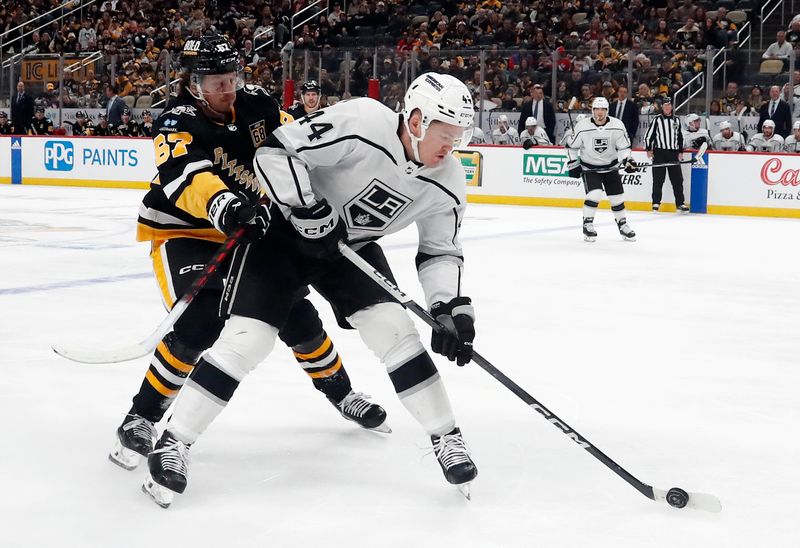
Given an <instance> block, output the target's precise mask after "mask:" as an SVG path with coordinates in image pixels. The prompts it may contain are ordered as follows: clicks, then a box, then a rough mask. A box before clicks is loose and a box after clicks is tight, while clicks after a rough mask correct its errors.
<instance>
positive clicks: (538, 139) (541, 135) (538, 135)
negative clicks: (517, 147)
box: [519, 126, 553, 146]
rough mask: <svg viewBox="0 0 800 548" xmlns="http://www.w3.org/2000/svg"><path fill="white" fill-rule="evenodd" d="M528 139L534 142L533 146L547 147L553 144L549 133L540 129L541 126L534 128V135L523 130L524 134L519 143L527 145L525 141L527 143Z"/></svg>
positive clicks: (520, 136) (521, 135) (520, 135)
mask: <svg viewBox="0 0 800 548" xmlns="http://www.w3.org/2000/svg"><path fill="white" fill-rule="evenodd" d="M528 139H530V140H531V141H533V144H534V145H537V146H546V145H552V144H553V143H551V142H550V137H548V136H547V132H546V131H545V130H544V129H542V128H540V127H539V126H536V127H535V128H534V130H533V135H531V134H530V133H528V130H527V129H524V130H522V133H520V134H519V142H520V143H525V141H527V140H528Z"/></svg>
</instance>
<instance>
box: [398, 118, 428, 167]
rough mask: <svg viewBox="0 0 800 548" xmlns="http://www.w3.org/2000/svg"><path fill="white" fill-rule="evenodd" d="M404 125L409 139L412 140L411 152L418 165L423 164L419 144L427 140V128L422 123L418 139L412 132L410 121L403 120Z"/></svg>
mask: <svg viewBox="0 0 800 548" xmlns="http://www.w3.org/2000/svg"><path fill="white" fill-rule="evenodd" d="M403 124H404V125H405V126H406V131H407V132H408V138H409V139H411V150H412V152H413V153H414V161H415V162H417V163H418V164H421V163H422V160H420V159H419V143H420V141H422V140H423V139H424V138H425V129H426V128H425V126H424V125H422V122H420V124H419V132H420V136H419V137H417V136H416V135H414V134H413V133H412V132H411V127H410V126H409V125H408V120H403Z"/></svg>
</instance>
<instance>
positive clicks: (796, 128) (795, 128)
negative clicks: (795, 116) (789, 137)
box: [792, 120, 800, 131]
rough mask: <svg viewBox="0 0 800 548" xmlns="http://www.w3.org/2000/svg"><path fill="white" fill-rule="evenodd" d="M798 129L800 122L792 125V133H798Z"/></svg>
mask: <svg viewBox="0 0 800 548" xmlns="http://www.w3.org/2000/svg"><path fill="white" fill-rule="evenodd" d="M798 129H800V120H798V121H796V122H795V123H794V124H792V131H797V130H798Z"/></svg>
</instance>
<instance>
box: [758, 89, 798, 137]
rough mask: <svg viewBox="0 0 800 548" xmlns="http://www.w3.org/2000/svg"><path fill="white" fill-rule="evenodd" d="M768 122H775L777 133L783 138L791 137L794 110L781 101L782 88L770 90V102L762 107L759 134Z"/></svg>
mask: <svg viewBox="0 0 800 548" xmlns="http://www.w3.org/2000/svg"><path fill="white" fill-rule="evenodd" d="M766 120H772V121H773V122H775V133H777V134H778V135H780V136H781V137H783V138H786V137H787V136H788V135H789V132H790V131H791V127H792V110H791V107H790V106H789V104H788V103H787V102H786V101H784V100H783V99H781V88H779V87H778V86H772V87H771V88H769V101H767V102H766V103H764V105H762V107H761V111H760V112H759V118H758V132H759V133H761V127H762V126H763V125H764V121H766Z"/></svg>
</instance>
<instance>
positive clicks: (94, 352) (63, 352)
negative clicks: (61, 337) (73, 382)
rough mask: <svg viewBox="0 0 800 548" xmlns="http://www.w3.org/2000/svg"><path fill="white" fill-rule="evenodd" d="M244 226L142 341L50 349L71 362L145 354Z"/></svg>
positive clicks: (119, 359)
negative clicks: (115, 345)
mask: <svg viewBox="0 0 800 548" xmlns="http://www.w3.org/2000/svg"><path fill="white" fill-rule="evenodd" d="M244 231H245V229H244V228H240V229H239V230H237V231H236V232H235V233H234V235H233V236H231V237H230V238H228V239H227V240H225V243H223V244H222V245H221V246H220V247H219V249H218V250H217V252H216V253H214V256H213V257H211V259H210V260H209V261H208V263H207V264H206V266H205V268H203V271H202V272H201V273H200V274H199V275H198V276H197V278H195V280H194V282H192V285H191V286H190V287H189V289H187V290H186V293H184V294H183V295H182V296H181V298H180V299H179V300H178V302H176V303H175V305H174V306H173V307H172V310H170V312H169V314H167V317H166V318H164V320H163V321H162V322H161V323H160V324H158V327H157V328H156V330H155V331H153V332H152V333H151V334H150V335H148V336H147V338H145V339H144V340H143V341H141V342H138V343H135V344H131V345H128V346H123V347H120V348H114V349H110V350H103V349H102V348H98V347H92V348H74V347H69V346H61V345H53V346H52V348H53V351H54V352H55V353H56V354H58V355H59V356H62V357H64V358H67V359H68V360H72V361H74V362H81V363H118V362H126V361H129V360H135V359H136V358H141V357H142V356H144V355H146V354H150V353H151V352H152V351H153V350H154V349H155V348H156V346H158V343H160V342H161V339H163V338H164V336H165V335H166V334H167V333H169V332H170V330H171V329H172V326H173V325H175V322H177V321H178V318H180V317H181V316H182V315H183V313H184V312H185V311H186V308H187V307H188V306H189V304H191V302H192V301H193V300H194V298H195V297H196V296H197V294H198V293H200V290H202V289H203V288H204V287H205V286H206V284H207V283H208V281H209V280H210V279H211V277H212V276H213V275H214V274H215V273H216V272H217V270H218V269H219V267H220V265H221V264H222V263H223V262H224V261H225V259H227V258H228V256H229V255H230V254H231V251H233V249H234V248H235V247H236V246H237V245H238V244H239V240H240V239H241V237H242V235H244Z"/></svg>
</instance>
